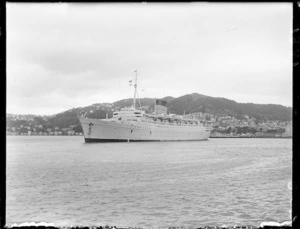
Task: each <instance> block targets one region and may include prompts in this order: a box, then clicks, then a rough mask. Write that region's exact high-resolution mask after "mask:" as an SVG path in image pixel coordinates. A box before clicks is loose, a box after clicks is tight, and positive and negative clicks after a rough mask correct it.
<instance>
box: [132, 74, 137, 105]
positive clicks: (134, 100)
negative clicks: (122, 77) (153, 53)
mask: <svg viewBox="0 0 300 229" xmlns="http://www.w3.org/2000/svg"><path fill="white" fill-rule="evenodd" d="M134 72H135V81H134V98H133V108H135V103H136V94H137V91H136V87H137V70H135V71H134Z"/></svg>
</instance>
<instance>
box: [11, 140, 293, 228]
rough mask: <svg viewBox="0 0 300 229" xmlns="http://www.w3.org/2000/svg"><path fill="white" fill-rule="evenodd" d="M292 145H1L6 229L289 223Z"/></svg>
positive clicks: (265, 142) (236, 142) (235, 142)
mask: <svg viewBox="0 0 300 229" xmlns="http://www.w3.org/2000/svg"><path fill="white" fill-rule="evenodd" d="M291 182H292V140H291V139H242V138H240V139H239V138H235V139H214V138H213V139H209V140H208V141H200V142H147V143H140V142H139V143H133V142H130V143H92V144H85V143H84V139H83V137H80V136H70V137H68V136H8V137H7V198H6V202H7V203H6V223H7V225H8V226H9V225H11V224H13V223H17V224H19V223H24V222H47V223H54V224H55V226H71V225H73V226H75V225H77V226H80V225H81V226H83V225H86V226H105V225H110V226H117V227H135V226H137V227H145V228H149V227H152V228H157V227H176V226H183V227H201V226H202V227H203V226H205V225H210V226H222V225H227V226H233V225H253V226H259V224H260V223H261V222H263V221H277V222H282V221H285V220H291V198H292V191H291Z"/></svg>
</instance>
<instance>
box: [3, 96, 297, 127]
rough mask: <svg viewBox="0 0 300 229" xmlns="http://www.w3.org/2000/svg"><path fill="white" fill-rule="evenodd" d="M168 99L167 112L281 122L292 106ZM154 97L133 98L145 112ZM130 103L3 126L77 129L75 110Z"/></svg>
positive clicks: (108, 110)
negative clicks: (41, 126)
mask: <svg viewBox="0 0 300 229" xmlns="http://www.w3.org/2000/svg"><path fill="white" fill-rule="evenodd" d="M161 99H163V100H165V101H167V103H168V110H169V113H173V114H179V115H182V114H184V113H185V114H191V113H198V112H202V113H210V114H214V115H219V116H232V117H235V118H237V119H244V118H245V116H249V117H253V118H255V119H256V120H257V121H274V120H278V121H281V122H285V121H291V119H292V108H291V107H285V106H282V105H275V104H253V103H237V102H235V101H233V100H229V99H226V98H217V97H210V96H206V95H201V94H198V93H192V94H187V95H184V96H180V97H178V98H174V97H171V96H168V97H164V98H161ZM155 100H156V98H141V99H139V100H137V105H138V106H139V104H141V105H142V107H143V109H144V110H145V112H146V113H151V112H153V111H154V104H155ZM132 104H133V99H123V100H120V101H116V102H114V103H97V104H92V105H90V106H86V107H78V108H72V109H70V110H67V111H64V112H61V113H59V114H56V115H54V116H51V117H50V116H49V117H48V118H46V119H45V118H41V117H34V118H33V119H32V120H31V121H25V120H14V119H12V118H7V126H19V125H21V124H24V125H43V126H44V128H55V127H59V128H68V127H70V126H72V129H73V130H75V131H76V132H80V131H81V126H80V123H79V120H78V114H83V113H85V114H86V116H87V117H90V118H105V117H106V116H108V117H111V116H112V113H113V112H114V111H117V110H119V109H120V108H122V107H126V106H127V107H128V106H131V105H132Z"/></svg>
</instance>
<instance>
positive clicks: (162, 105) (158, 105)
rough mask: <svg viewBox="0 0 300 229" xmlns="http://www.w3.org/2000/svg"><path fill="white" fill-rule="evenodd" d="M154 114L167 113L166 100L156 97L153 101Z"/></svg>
mask: <svg viewBox="0 0 300 229" xmlns="http://www.w3.org/2000/svg"><path fill="white" fill-rule="evenodd" d="M154 109H155V111H154V112H155V114H157V115H161V114H165V115H166V114H167V111H168V108H167V102H166V101H164V100H161V99H157V100H156V102H155V108H154Z"/></svg>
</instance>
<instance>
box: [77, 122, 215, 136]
mask: <svg viewBox="0 0 300 229" xmlns="http://www.w3.org/2000/svg"><path fill="white" fill-rule="evenodd" d="M80 123H81V126H82V129H83V133H84V139H85V142H118V141H120V142H122V141H201V140H207V139H208V138H209V135H210V129H209V128H207V127H204V126H199V125H194V126H191V125H180V126H178V125H171V124H163V123H153V122H152V123H151V122H147V121H139V122H128V121H108V120H105V119H90V118H80Z"/></svg>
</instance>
